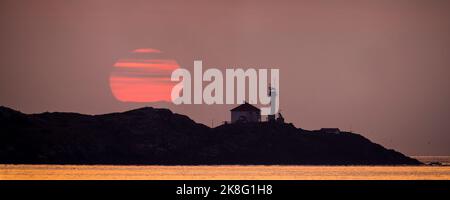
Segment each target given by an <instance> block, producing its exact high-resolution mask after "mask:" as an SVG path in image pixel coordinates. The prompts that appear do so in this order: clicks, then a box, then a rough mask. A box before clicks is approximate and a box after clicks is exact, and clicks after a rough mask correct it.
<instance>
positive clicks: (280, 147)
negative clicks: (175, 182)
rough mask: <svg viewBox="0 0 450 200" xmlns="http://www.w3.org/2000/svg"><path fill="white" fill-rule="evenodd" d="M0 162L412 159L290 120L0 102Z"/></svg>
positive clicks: (401, 161) (377, 162) (354, 137)
mask: <svg viewBox="0 0 450 200" xmlns="http://www.w3.org/2000/svg"><path fill="white" fill-rule="evenodd" d="M0 163H42V164H49V163H51V164H155V165H200V164H207V165H215V164H317V165H318V164H324V165H341V164H344V165H365V164H367V165H396V164H408V165H409V164H411V165H415V164H420V162H419V161H417V160H415V159H412V158H409V157H406V156H404V155H403V154H401V153H399V152H396V151H394V150H388V149H385V148H384V147H382V146H380V145H378V144H374V143H372V142H370V141H369V140H368V139H366V138H364V137H362V136H361V135H358V134H353V133H347V132H342V133H339V134H330V133H324V132H321V131H307V130H302V129H298V128H296V127H294V126H293V125H292V124H278V123H258V124H227V125H222V126H219V127H216V128H209V127H207V126H205V125H202V124H198V123H195V122H194V121H193V120H191V119H190V118H188V117H187V116H184V115H179V114H175V113H172V112H171V111H170V110H167V109H155V108H141V109H136V110H131V111H127V112H123V113H111V114H105V115H82V114H77V113H41V114H29V115H27V114H23V113H20V112H18V111H15V110H12V109H9V108H6V107H0Z"/></svg>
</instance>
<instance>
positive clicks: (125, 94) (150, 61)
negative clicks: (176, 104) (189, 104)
mask: <svg viewBox="0 0 450 200" xmlns="http://www.w3.org/2000/svg"><path fill="white" fill-rule="evenodd" d="M179 67H180V66H179V65H178V63H177V62H176V61H175V60H173V59H168V58H165V57H164V54H163V52H161V51H160V50H158V49H151V48H140V49H135V50H133V51H132V52H131V53H130V54H129V55H128V56H127V57H126V58H122V59H119V60H118V61H117V62H116V63H115V64H114V69H113V71H112V72H111V75H110V77H109V84H110V87H111V91H112V93H113V95H114V97H115V98H116V99H118V100H119V101H124V102H157V101H170V100H171V98H170V93H171V91H172V88H173V86H174V85H175V84H177V82H172V81H170V76H171V74H172V71H173V70H175V69H177V68H179Z"/></svg>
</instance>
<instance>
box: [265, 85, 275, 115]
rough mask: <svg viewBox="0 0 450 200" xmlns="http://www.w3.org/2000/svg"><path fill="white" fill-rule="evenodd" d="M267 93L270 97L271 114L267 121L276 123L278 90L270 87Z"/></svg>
mask: <svg viewBox="0 0 450 200" xmlns="http://www.w3.org/2000/svg"><path fill="white" fill-rule="evenodd" d="M267 93H268V96H270V113H269V115H267V121H269V122H273V121H275V114H276V113H275V110H276V109H275V106H276V105H277V104H276V103H277V102H276V99H277V98H276V96H277V90H276V89H275V88H274V87H271V86H269V87H268V88H267Z"/></svg>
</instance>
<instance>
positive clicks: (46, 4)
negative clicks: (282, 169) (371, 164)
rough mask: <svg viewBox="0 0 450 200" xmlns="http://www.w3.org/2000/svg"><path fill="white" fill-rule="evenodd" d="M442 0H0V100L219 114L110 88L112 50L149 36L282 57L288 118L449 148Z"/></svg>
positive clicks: (52, 107)
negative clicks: (134, 96) (138, 100)
mask: <svg viewBox="0 0 450 200" xmlns="http://www.w3.org/2000/svg"><path fill="white" fill-rule="evenodd" d="M449 9H450V2H449V1H444V0H442V1H440V0H430V1H421V0H409V1H406V0H396V1H384V0H377V1H375V0H372V1H369V0H361V1H350V0H348V1H347V0H341V1H337V0H329V1H325V0H319V1H312V0H311V1H289V0H285V1H265V0H262V1H234V0H230V1H198V0H193V1H151V0H150V1H149V0H145V1H144V0H142V1H139V0H122V1H118V0H79V1H58V0H40V1H33V0H2V1H0V27H1V30H0V44H1V45H0V105H3V106H7V107H11V108H13V109H16V110H20V111H21V112H24V113H40V112H45V111H50V112H54V111H63V112H79V113H86V114H102V113H110V112H119V111H125V110H128V109H133V108H139V107H143V106H153V107H166V108H170V109H171V110H173V111H174V112H177V113H181V114H185V115H188V116H190V117H191V118H192V119H194V120H195V121H197V122H200V123H203V124H206V125H208V126H217V125H220V124H221V123H222V122H223V121H225V120H229V115H230V114H229V110H230V109H231V108H233V107H234V105H210V106H208V105H189V106H187V105H184V106H175V105H170V104H167V103H142V102H141V103H133V102H129V101H127V100H126V98H125V99H124V98H120V93H114V88H117V84H124V82H114V81H112V79H113V78H117V77H116V76H115V75H117V73H118V72H117V71H116V70H117V66H118V64H117V63H120V62H121V61H123V59H129V58H130V55H132V54H133V53H135V52H134V51H136V50H138V49H157V50H160V51H162V52H163V53H164V54H163V55H164V59H165V61H164V62H170V63H176V65H177V67H182V68H186V69H188V70H192V69H193V62H194V60H202V61H203V68H204V69H208V68H218V69H221V70H224V69H226V68H238V67H240V68H250V67H252V68H277V69H280V80H279V81H280V108H281V113H282V114H283V116H284V118H285V120H286V121H287V122H290V123H293V124H294V125H295V126H297V127H301V128H304V129H320V128H322V127H338V128H340V129H341V130H347V131H353V132H357V133H359V134H362V135H363V136H365V137H367V138H369V139H371V140H372V141H374V142H376V143H379V144H382V145H383V146H385V147H387V148H394V149H396V150H398V151H400V152H403V153H405V154H407V155H450V145H449V144H450V129H449V127H448V125H449V124H450V122H449V119H450V103H449V102H450V90H449V88H448V86H449V85H450V78H449V75H450V56H449V55H450V54H449V52H450V12H448V10H449ZM138 51H139V50H138ZM158 59H161V58H158ZM152 62H153V61H152ZM161 62H162V61H161ZM153 64H154V63H153ZM119 73H122V72H119ZM127 73H129V72H127ZM114 80H116V79H114ZM112 82H114V83H112ZM116 92H117V90H116ZM142 98H148V96H146V97H142Z"/></svg>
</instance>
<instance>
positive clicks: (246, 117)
mask: <svg viewBox="0 0 450 200" xmlns="http://www.w3.org/2000/svg"><path fill="white" fill-rule="evenodd" d="M260 121H261V110H260V109H259V108H257V107H255V106H253V105H251V104H249V103H247V102H244V104H242V105H240V106H238V107H236V108H233V109H231V123H248V122H260Z"/></svg>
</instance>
